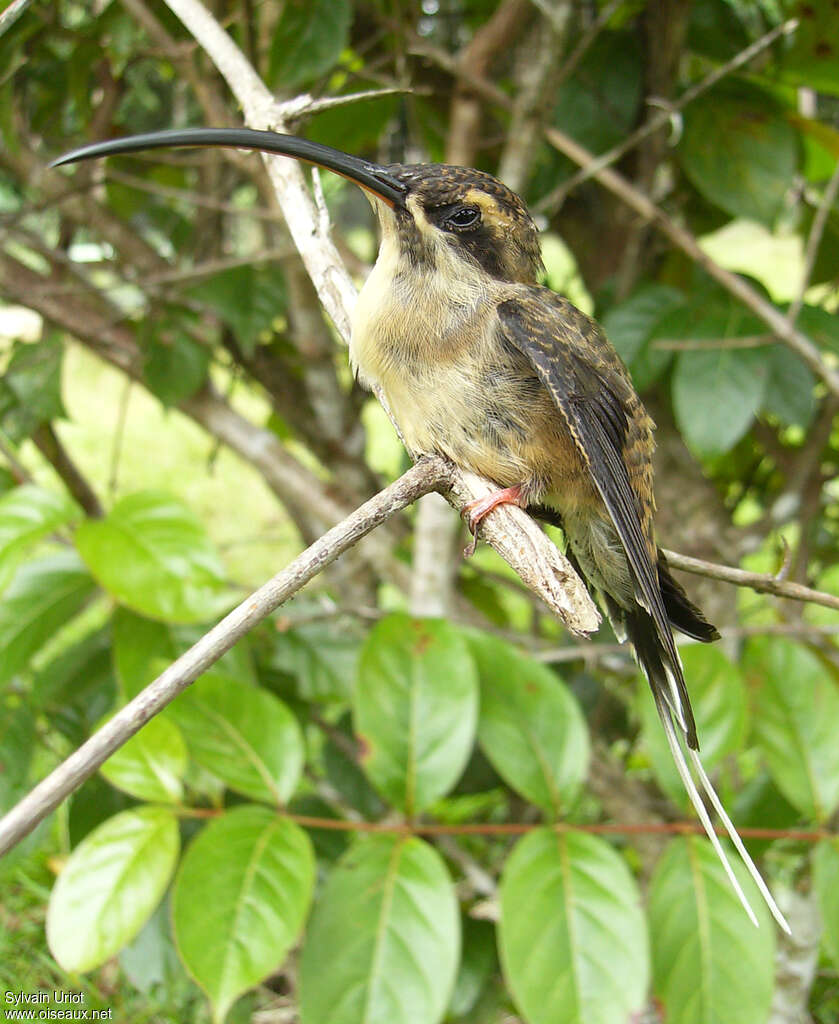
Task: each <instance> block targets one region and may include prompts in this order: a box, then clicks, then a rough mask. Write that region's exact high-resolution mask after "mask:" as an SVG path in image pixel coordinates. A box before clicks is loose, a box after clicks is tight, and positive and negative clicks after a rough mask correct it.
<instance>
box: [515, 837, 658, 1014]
mask: <svg viewBox="0 0 839 1024" xmlns="http://www.w3.org/2000/svg"><path fill="white" fill-rule="evenodd" d="M500 897H501V920H500V926H499V936H498V939H499V946H500V950H501V962H502V964H503V967H504V974H505V976H506V978H507V982H508V984H509V988H510V991H511V993H512V995H513V998H514V1000H515V1002H516V1005H517V1006H518V1007H519V1009H520V1011H521V1013H522V1015H523V1016H524V1017H525V1018H526V1020H527V1021H528V1024H624V1022H626V1021H627V1020H629V1019H630V1018H631V1017H632V1015H633V1014H636V1013H638V1012H639V1011H640V1010H641V1008H642V1007H643V1005H644V1000H645V996H646V991H647V980H648V978H649V954H648V950H647V933H646V926H645V922H644V915H643V912H642V910H641V896H640V893H639V892H638V887H637V886H636V884H635V881H634V879H633V878H632V875H631V874H630V873H629V869H628V868H627V866H626V863H625V862H624V861H623V859H622V858H621V857H620V856H618V854H617V853H616V852H615V851H614V850H613V849H612V847H611V846H609V845H608V844H607V843H605V842H603V840H602V839H598V838H597V837H595V836H591V835H585V834H583V833H580V832H553V831H551V830H550V829H546V828H542V829H537V830H535V831H534V832H531V833H530V834H529V835H528V836H526V837H525V838H524V839H522V840H521V841H520V842H519V843H518V844H517V845H516V848H515V850H514V851H513V854H512V856H511V857H510V858H509V859H508V861H507V863H506V865H505V867H504V873H503V876H502V879H501V890H500Z"/></svg>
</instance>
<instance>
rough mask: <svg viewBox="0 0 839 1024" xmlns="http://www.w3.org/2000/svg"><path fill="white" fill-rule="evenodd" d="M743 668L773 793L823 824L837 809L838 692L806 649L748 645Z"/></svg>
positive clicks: (768, 641) (774, 641) (761, 642)
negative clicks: (748, 683) (773, 788)
mask: <svg viewBox="0 0 839 1024" xmlns="http://www.w3.org/2000/svg"><path fill="white" fill-rule="evenodd" d="M745 667H746V672H747V676H748V677H749V679H750V682H751V685H752V692H753V695H754V727H755V736H756V739H757V742H758V745H759V747H760V749H761V752H762V753H763V756H764V757H765V758H766V763H767V765H768V766H769V771H770V773H771V775H772V778H773V779H774V780H775V784H776V785H777V787H778V789H780V790H781V792H782V793H783V794H784V796H785V797H786V798H787V799H788V800H789V801H790V803H792V804H794V805H795V806H796V807H797V808H798V809H799V811H801V813H802V814H805V815H806V816H807V817H808V818H811V819H815V820H817V821H825V820H827V818H829V817H830V815H831V814H832V813H833V812H834V810H836V807H837V806H839V744H838V743H837V742H836V736H837V734H839V691H837V688H836V683H835V681H834V680H832V679H831V678H830V677H829V676H828V674H827V673H826V672H825V670H824V667H823V666H822V664H821V663H820V661H819V660H818V658H816V657H815V655H813V654H811V653H810V651H808V650H807V649H806V648H804V647H802V646H800V645H799V644H795V643H793V642H792V641H789V640H785V639H782V638H779V637H767V638H760V639H756V640H752V641H750V642H749V645H748V647H747V650H746V658H745Z"/></svg>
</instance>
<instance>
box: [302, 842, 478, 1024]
mask: <svg viewBox="0 0 839 1024" xmlns="http://www.w3.org/2000/svg"><path fill="white" fill-rule="evenodd" d="M459 947H460V917H459V914H458V907H457V900H456V898H455V894H454V889H453V886H452V883H451V880H450V878H449V876H448V872H447V871H446V867H445V865H444V864H443V861H442V860H441V858H440V856H439V854H438V853H437V852H436V851H435V850H434V849H433V848H432V847H431V846H429V845H428V844H426V843H424V842H423V841H422V840H420V839H416V838H411V839H406V838H402V837H400V838H396V837H392V836H375V837H370V838H365V839H361V840H358V841H356V843H355V844H354V845H353V846H352V847H351V848H350V850H349V851H348V852H347V854H346V855H345V856H344V857H342V858H341V860H340V861H339V863H338V866H337V867H336V868H335V870H334V871H333V872H332V873H331V875H330V876H329V878H328V880H327V882H326V886H325V887H324V890H323V892H322V894H321V895H320V897H319V899H318V901H317V902H316V903H315V909H314V913H313V914H312V919H311V922H310V923H309V927H308V929H307V932H306V939H305V944H304V947H303V956H302V958H301V961H300V1011H301V1022H302V1024H338V1022H339V1021H340V1024H417V1022H419V1021H422V1024H437V1022H438V1021H439V1020H440V1019H441V1018H442V1016H443V1013H444V1011H445V1009H446V1005H447V1003H448V1000H449V997H450V995H451V992H452V985H453V984H454V978H455V971H456V969H457V962H458V957H459Z"/></svg>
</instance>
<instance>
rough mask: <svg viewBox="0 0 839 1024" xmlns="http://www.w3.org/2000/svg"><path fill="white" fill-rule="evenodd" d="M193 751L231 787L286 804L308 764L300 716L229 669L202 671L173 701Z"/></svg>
mask: <svg viewBox="0 0 839 1024" xmlns="http://www.w3.org/2000/svg"><path fill="white" fill-rule="evenodd" d="M169 713H170V714H171V716H172V717H173V718H174V720H175V721H176V722H177V724H178V726H179V727H180V729H181V731H182V732H183V735H184V737H185V738H186V743H187V747H188V748H189V752H190V754H191V755H192V756H193V757H194V758H195V760H196V761H197V762H198V763H199V764H200V765H201V766H202V767H203V768H206V769H207V770H208V771H210V772H212V773H213V775H215V776H217V777H218V778H219V779H221V780H222V781H223V782H224V783H225V784H226V785H227V786H229V787H230V789H234V790H236V792H238V793H244V794H245V796H250V797H253V798H255V799H257V800H265V801H267V802H268V803H272V804H284V803H285V802H286V801H287V800H288V799H289V797H290V796H291V795H292V793H293V792H294V790H295V788H296V786H297V782H298V780H299V778H300V772H301V770H302V767H303V738H302V736H301V733H300V726H299V725H298V724H297V719H296V718H295V717H294V715H292V713H291V712H290V711H289V710H288V708H287V707H286V706H285V704H283V702H282V701H281V700H279V699H278V698H277V697H275V696H274V695H273V694H271V693H268V691H267V690H262V689H259V688H258V687H255V686H246V685H242V684H241V683H239V682H237V680H236V679H234V678H232V677H231V676H229V675H227V674H226V673H224V672H220V671H215V672H212V673H208V674H207V675H205V676H202V677H201V678H200V679H199V680H198V682H196V683H195V684H194V685H193V686H192V687H191V688H190V689H188V690H187V691H186V692H185V693H182V694H181V696H180V697H179V698H178V699H177V700H176V701H175V702H174V703H173V704H172V705H171V707H170V709H169Z"/></svg>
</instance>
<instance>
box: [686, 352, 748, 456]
mask: <svg viewBox="0 0 839 1024" xmlns="http://www.w3.org/2000/svg"><path fill="white" fill-rule="evenodd" d="M767 377H768V367H767V362H766V357H765V355H764V354H763V352H762V351H761V350H759V349H725V348H717V349H695V350H691V351H688V352H681V353H680V354H679V357H678V359H677V360H676V369H675V372H674V374H673V408H674V411H675V413H676V422H677V423H678V426H679V430H680V431H681V432H682V436H683V437H684V439H685V442H686V444H687V445H688V447H689V448H691V449H692V450H693V451H694V452H695V453H696V454H697V455H700V456H714V455H721V454H723V453H724V452H727V451H728V450H729V449H730V448H732V447H733V446H734V445H735V444H736V443H737V441H739V440H740V438H741V437H742V436H743V435H744V434H745V433H746V431H747V430H748V429H749V427H750V425H751V423H752V420H753V419H754V417H755V414H756V413H757V412H758V410H759V409H760V407H761V405H762V404H763V396H764V395H765V393H766V384H767Z"/></svg>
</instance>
